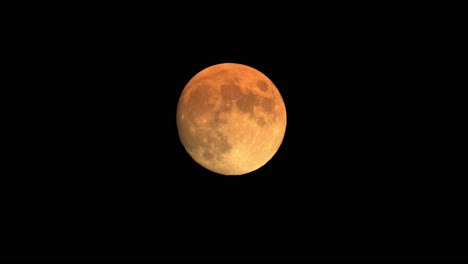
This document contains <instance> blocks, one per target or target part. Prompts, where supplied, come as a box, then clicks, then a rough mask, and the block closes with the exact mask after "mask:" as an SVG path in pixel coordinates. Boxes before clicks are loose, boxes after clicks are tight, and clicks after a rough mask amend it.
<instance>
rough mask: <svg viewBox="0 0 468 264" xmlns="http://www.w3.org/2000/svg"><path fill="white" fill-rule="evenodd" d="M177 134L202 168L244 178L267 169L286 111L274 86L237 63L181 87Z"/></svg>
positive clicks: (214, 69)
mask: <svg viewBox="0 0 468 264" xmlns="http://www.w3.org/2000/svg"><path fill="white" fill-rule="evenodd" d="M176 120H177V129H178V132H179V137H180V141H181V142H182V145H183V146H184V147H185V150H186V151H187V152H188V154H189V155H190V156H191V157H192V158H193V160H195V161H196V162H197V163H198V164H200V165H201V166H203V167H204V168H206V169H208V170H210V171H213V172H216V173H219V174H223V175H242V174H246V173H249V172H252V171H254V170H257V169H258V168H260V167H262V166H263V165H265V164H266V163H267V162H268V161H269V160H270V159H271V158H272V157H273V155H275V153H276V152H277V150H278V149H279V147H280V145H281V143H282V141H283V138H284V134H285V131H286V107H285V105H284V101H283V98H282V96H281V94H280V93H279V91H278V89H277V88H276V86H275V85H274V84H273V82H272V81H271V80H270V79H269V78H268V77H266V76H265V75H264V74H263V73H261V72H260V71H258V70H256V69H254V68H252V67H249V66H246V65H242V64H237V63H222V64H217V65H213V66H210V67H208V68H206V69H204V70H202V71H201V72H199V73H197V74H196V75H195V76H194V77H193V78H192V79H191V80H190V81H189V82H188V83H187V85H186V86H185V88H184V90H183V91H182V94H181V96H180V98H179V103H178V105H177V114H176Z"/></svg>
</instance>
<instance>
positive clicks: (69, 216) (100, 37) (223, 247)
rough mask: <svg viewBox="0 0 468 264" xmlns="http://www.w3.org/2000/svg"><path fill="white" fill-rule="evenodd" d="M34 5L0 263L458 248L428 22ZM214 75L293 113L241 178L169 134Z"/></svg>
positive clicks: (368, 15)
mask: <svg viewBox="0 0 468 264" xmlns="http://www.w3.org/2000/svg"><path fill="white" fill-rule="evenodd" d="M41 8H43V9H46V10H48V11H47V12H46V13H47V14H49V13H50V15H37V13H36V12H33V11H34V8H32V9H31V10H29V11H25V12H30V13H31V14H32V13H34V14H36V15H35V16H34V18H35V19H31V20H30V21H29V20H28V21H29V22H18V23H19V24H20V25H19V26H20V27H21V28H23V29H24V31H22V32H24V34H23V35H22V36H23V37H25V40H24V41H18V45H19V46H18V47H19V48H20V49H21V50H22V51H23V54H24V55H23V57H22V61H29V62H30V63H27V64H26V65H27V67H28V69H29V70H32V71H31V72H32V73H31V75H27V76H23V77H22V78H21V79H20V80H21V82H22V83H24V84H25V85H23V86H24V87H25V88H24V89H22V90H21V92H20V93H21V97H20V98H21V100H19V101H18V103H20V104H21V105H24V106H25V107H20V106H18V105H17V106H16V108H14V109H15V110H14V113H15V114H18V115H21V116H22V118H21V119H18V120H20V121H16V122H18V127H19V126H21V129H18V133H17V134H16V136H19V137H20V138H21V141H19V142H21V143H20V144H19V145H18V147H17V148H16V151H17V153H15V154H14V155H12V157H20V162H18V164H17V165H15V168H16V169H15V172H14V175H15V176H13V177H12V183H11V184H10V185H5V186H12V187H11V188H8V189H10V190H12V193H14V194H15V195H11V196H9V197H10V198H9V201H11V202H10V203H9V207H11V213H7V214H6V215H10V216H11V218H10V219H11V222H12V223H11V225H10V226H11V227H12V228H11V230H12V231H13V232H14V233H15V235H14V236H13V235H12V236H11V239H10V240H9V241H10V242H9V243H8V247H6V248H5V252H7V253H6V254H2V255H5V256H10V257H15V256H16V257H21V256H22V257H28V256H29V257H31V258H33V257H34V256H36V257H37V256H43V257H44V258H52V257H57V258H60V257H63V258H81V257H82V258H97V257H107V258H129V259H134V258H137V259H138V258H139V259H181V258H182V259H183V258H186V259H194V258H199V259H205V258H222V259H229V258H283V259H328V260H330V259H331V260H334V259H349V258H355V259H356V258H357V259H363V258H410V257H413V258H414V257H418V256H419V257H421V258H423V257H425V258H430V257H441V258H442V257H448V256H452V257H454V256H457V255H463V251H461V249H463V248H465V250H466V247H464V246H463V245H464V244H462V243H457V242H455V241H456V238H454V237H453V234H460V232H461V231H460V226H461V225H460V224H459V223H458V222H457V221H460V219H461V214H460V213H461V212H460V208H458V207H457V205H456V203H454V201H460V199H462V197H461V192H460V191H457V190H456V189H455V190H454V189H453V188H454V186H460V184H459V183H458V178H457V177H456V175H457V174H455V173H452V172H449V171H447V170H448V169H450V168H452V167H451V166H448V165H447V164H448V163H447V162H446V161H445V160H444V159H443V158H444V157H442V156H443V155H441V153H443V151H441V149H442V148H443V143H440V142H439V141H437V140H435V138H438V135H440V133H443V132H444V130H443V129H442V128H443V127H446V125H445V123H446V122H450V121H449V120H448V119H447V118H445V117H444V116H441V112H440V104H441V101H440V100H442V99H441V97H440V96H439V93H438V86H437V83H436V82H432V81H431V82H428V81H427V78H428V75H427V71H426V70H427V68H426V67H427V65H428V64H429V63H430V62H431V60H432V59H431V57H430V56H428V55H427V54H429V53H428V52H429V50H427V49H426V48H425V47H426V46H425V43H426V40H425V38H426V36H427V34H429V35H430V33H428V32H429V31H430V30H429V28H431V27H430V26H427V25H428V24H427V23H429V22H427V23H421V19H422V18H421V17H420V16H419V15H421V12H420V11H418V10H420V7H417V8H412V7H405V8H401V9H400V8H396V7H394V8H391V7H383V6H375V7H369V6H366V7H363V6H354V5H351V4H348V5H347V6H344V5H341V4H338V3H336V5H332V4H330V5H326V6H325V5H323V6H321V5H317V6H314V5H312V6H309V5H307V7H305V6H303V7H284V8H283V7H280V6H278V7H274V8H272V9H265V10H261V9H254V10H250V9H248V10H244V8H240V7H237V8H238V9H239V10H237V9H236V8H234V9H232V10H231V9H229V10H230V12H227V13H225V12H221V11H220V12H219V13H217V12H214V11H212V12H203V13H200V12H195V11H193V10H198V9H195V8H196V7H190V6H187V7H184V10H187V11H188V13H189V14H188V15H185V14H184V13H180V12H176V11H175V10H174V9H166V8H165V7H164V8H163V7H159V6H146V7H145V6H132V7H127V6H99V7H97V6H93V7H86V6H82V7H63V8H61V9H60V8H59V7H55V8H58V9H59V10H60V12H58V11H57V12H55V11H50V10H56V9H50V8H48V7H41ZM219 8H220V9H223V8H221V7H219ZM213 10H216V8H215V9H213ZM223 10H224V9H223ZM369 10H372V12H371V11H369ZM402 10H406V11H402ZM44 14H45V13H44ZM168 14H170V15H168ZM415 14H418V16H415ZM421 16H422V15H421ZM426 26H427V27H426ZM223 62H234V63H241V64H245V65H248V66H251V67H253V68H255V69H258V70H259V71H261V72H262V73H264V74H265V75H266V76H267V77H269V78H270V79H271V80H272V81H273V83H275V85H276V87H277V88H278V90H279V91H280V93H281V95H282V96H283V99H284V102H285V105H286V111H287V118H288V119H287V122H288V123H287V128H286V134H285V137H284V140H283V143H282V145H281V147H280V148H279V150H278V152H277V153H276V155H275V156H274V157H273V158H272V159H271V160H270V161H269V162H268V163H267V164H266V165H265V166H263V167H261V168H260V169H258V170H256V171H254V172H252V173H249V174H247V175H243V176H234V177H233V176H231V177H226V176H222V175H218V174H215V173H212V172H210V171H208V170H206V169H204V168H202V167H201V166H200V165H198V164H197V163H196V162H194V161H193V160H192V159H191V157H190V156H189V155H188V154H187V152H186V151H185V150H184V147H183V146H182V144H181V142H180V140H179V137H178V134H177V127H176V107H177V102H178V99H179V96H180V93H181V92H182V90H183V88H184V86H185V85H186V83H187V82H188V81H189V80H190V78H192V77H193V76H194V75H195V74H196V73H198V72H199V71H201V70H202V69H204V68H206V67H208V66H211V65H213V64H218V63H223ZM23 86H22V87H23ZM26 87H27V88H26ZM17 91H19V90H17ZM15 155H16V156H15ZM15 164H16V163H15ZM452 190H453V191H452ZM452 207H453V208H452ZM457 208H458V209H457ZM9 209H10V208H8V209H7V210H8V212H10V211H9ZM442 216H444V217H442ZM15 230H16V231H15ZM465 244H466V242H465ZM25 249H26V250H25Z"/></svg>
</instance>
